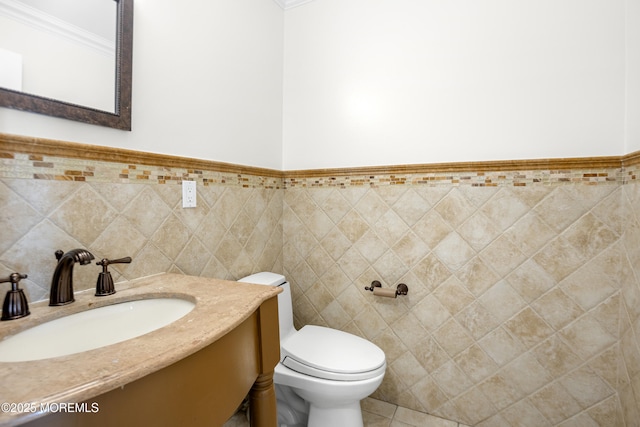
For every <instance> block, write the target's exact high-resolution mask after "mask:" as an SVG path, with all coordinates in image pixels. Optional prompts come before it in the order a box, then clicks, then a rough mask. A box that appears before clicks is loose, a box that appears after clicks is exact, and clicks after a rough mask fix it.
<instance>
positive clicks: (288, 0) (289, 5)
mask: <svg viewBox="0 0 640 427" xmlns="http://www.w3.org/2000/svg"><path fill="white" fill-rule="evenodd" d="M273 1H274V2H276V4H277V5H278V6H280V7H281V8H282V9H284V10H289V9H293V8H294V7H297V6H300V5H303V4H305V3H309V2H311V1H313V0H273Z"/></svg>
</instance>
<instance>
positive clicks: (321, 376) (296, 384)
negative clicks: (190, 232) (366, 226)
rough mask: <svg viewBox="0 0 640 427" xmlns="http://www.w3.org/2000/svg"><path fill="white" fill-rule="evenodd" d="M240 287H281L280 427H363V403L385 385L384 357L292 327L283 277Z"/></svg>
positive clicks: (323, 332) (265, 276)
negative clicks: (253, 285)
mask: <svg viewBox="0 0 640 427" xmlns="http://www.w3.org/2000/svg"><path fill="white" fill-rule="evenodd" d="M239 282H247V283H255V284H260V285H269V286H280V287H282V288H283V292H282V293H280V294H278V316H279V320H280V363H278V365H277V366H276V369H275V374H274V377H273V380H274V383H275V384H276V397H277V405H278V426H279V427H293V426H309V427H337V426H340V427H362V426H363V423H362V411H361V409H360V401H361V400H362V399H364V398H365V397H367V396H369V395H370V394H371V393H373V392H374V391H375V390H376V389H377V388H378V386H380V384H381V383H382V379H383V378H384V373H385V370H386V368H387V362H386V360H385V355H384V352H383V351H382V350H381V349H380V348H379V347H378V346H376V345H375V344H373V343H371V342H369V341H367V340H365V339H362V338H360V337H357V336H355V335H352V334H349V333H346V332H342V331H338V330H336V329H330V328H325V327H322V326H312V325H307V326H304V327H303V328H302V329H300V330H299V331H297V330H296V329H295V328H294V326H293V311H292V303H291V287H290V285H289V283H288V282H287V281H286V280H285V278H284V276H282V275H281V274H276V273H269V272H262V273H256V274H253V275H251V276H247V277H244V278H242V279H240V280H239Z"/></svg>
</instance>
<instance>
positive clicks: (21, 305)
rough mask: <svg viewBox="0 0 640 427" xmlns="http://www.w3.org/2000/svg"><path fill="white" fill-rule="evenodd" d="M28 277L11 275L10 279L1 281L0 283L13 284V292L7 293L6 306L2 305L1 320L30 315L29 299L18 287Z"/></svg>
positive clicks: (16, 274) (18, 274)
mask: <svg viewBox="0 0 640 427" xmlns="http://www.w3.org/2000/svg"><path fill="white" fill-rule="evenodd" d="M27 277H28V276H27V275H26V274H20V273H11V274H10V275H9V277H5V278H2V279H0V283H6V282H11V290H10V291H8V292H7V296H6V297H5V298H4V304H2V318H1V319H0V320H13V319H19V318H21V317H25V316H28V315H29V313H30V312H29V304H28V303H27V297H26V296H25V295H24V292H23V291H22V289H20V288H19V285H18V283H20V280H22V279H26V278H27Z"/></svg>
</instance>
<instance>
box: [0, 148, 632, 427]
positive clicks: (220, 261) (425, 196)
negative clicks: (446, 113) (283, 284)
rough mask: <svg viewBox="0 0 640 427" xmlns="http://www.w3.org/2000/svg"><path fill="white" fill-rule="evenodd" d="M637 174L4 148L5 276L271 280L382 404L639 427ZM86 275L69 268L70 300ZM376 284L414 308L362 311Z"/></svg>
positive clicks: (505, 419)
mask: <svg viewBox="0 0 640 427" xmlns="http://www.w3.org/2000/svg"><path fill="white" fill-rule="evenodd" d="M0 148H1V147H0ZM1 151H2V150H0V152H1ZM633 173H634V171H629V170H625V169H623V168H617V169H610V168H609V169H595V170H579V171H577V170H563V171H551V170H546V171H514V172H495V173H486V172H474V173H462V174H452V173H445V172H442V173H433V174H415V173H412V174H406V175H402V176H398V175H384V174H380V175H376V176H373V175H367V176H346V175H345V176H336V177H330V178H326V177H314V178H299V177H298V178H285V179H284V181H283V180H282V179H278V178H268V177H267V178H265V177H259V176H253V175H251V174H244V175H243V174H224V173H220V172H215V171H207V170H189V169H184V170H183V169H180V168H175V167H167V166H160V167H149V166H142V165H139V164H138V165H136V164H129V163H123V164H119V163H114V162H100V161H93V160H91V161H90V160H79V159H69V158H64V157H55V156H53V157H52V156H39V157H38V156H34V155H29V154H20V153H13V152H12V153H8V152H4V153H2V154H1V155H0V202H1V206H3V209H2V210H1V211H0V224H2V225H3V230H4V231H3V235H2V239H1V240H0V275H8V274H9V273H10V272H12V271H20V272H23V273H27V274H29V278H28V279H26V280H25V281H24V282H25V284H26V286H27V289H28V293H29V298H30V300H37V299H42V298H45V297H46V295H47V292H48V286H49V281H50V278H51V274H52V272H53V268H54V266H55V258H54V256H53V252H54V251H55V250H56V249H59V248H60V249H64V250H68V249H72V248H76V247H85V248H87V249H89V250H90V251H91V252H93V253H94V255H95V256H96V258H97V259H100V258H103V257H109V258H119V257H123V256H127V255H130V256H132V257H133V259H134V261H133V263H131V264H130V265H113V266H112V267H113V274H114V279H116V281H117V280H123V279H131V278H135V277H139V276H143V275H148V274H153V273H158V272H163V271H172V272H183V273H185V274H193V275H203V276H214V277H221V278H227V279H236V278H239V277H241V276H244V275H246V274H249V273H252V272H256V271H261V270H270V271H276V272H282V273H284V274H286V276H287V278H288V279H289V280H290V282H291V283H292V288H293V292H294V313H295V317H296V323H297V325H298V326H302V325H304V324H308V323H313V324H320V325H327V326H331V327H334V328H338V329H342V330H345V331H349V332H352V333H355V334H357V335H360V336H363V337H366V338H368V339H370V340H372V341H373V342H375V343H376V344H378V345H379V346H380V347H382V348H383V349H384V351H385V352H386V354H387V358H388V366H389V368H388V371H387V372H388V373H387V376H386V378H385V380H384V382H383V384H382V386H381V388H380V389H379V390H378V391H377V392H376V393H375V394H374V396H373V397H375V398H377V399H380V400H383V401H387V402H390V403H393V404H396V405H400V406H402V407H405V408H409V409H413V410H417V411H422V412H427V413H430V414H433V415H436V416H438V417H442V418H446V419H450V420H453V421H457V422H460V423H463V424H467V425H478V426H497V427H499V426H523V427H524V426H535V427H539V426H627V427H631V426H638V425H640V421H639V420H640V414H639V413H638V407H639V404H640V351H639V350H638V343H639V335H640V320H639V319H640V280H639V279H638V277H640V276H639V275H640V271H639V269H640V214H638V212H640V186H638V184H635V175H633ZM285 175H286V174H285ZM182 179H193V180H196V181H197V182H198V207H197V208H195V209H182V208H181V204H180V198H181V191H180V185H179V183H180V181H181V180H182ZM625 183H628V185H623V184H625ZM98 272H99V268H98V267H96V266H93V267H91V266H82V267H76V268H75V273H74V275H75V276H74V277H75V283H76V289H85V288H86V289H89V288H92V287H93V286H94V284H95V280H96V277H97V273H98ZM375 279H377V280H380V281H381V282H382V283H383V285H384V286H385V287H389V286H395V285H396V284H397V283H400V282H403V283H406V284H407V285H408V286H409V294H408V295H407V296H402V297H398V298H397V299H390V298H379V297H374V296H373V295H372V294H371V293H370V292H368V291H365V290H364V287H365V286H368V285H369V284H370V282H371V281H372V280H375Z"/></svg>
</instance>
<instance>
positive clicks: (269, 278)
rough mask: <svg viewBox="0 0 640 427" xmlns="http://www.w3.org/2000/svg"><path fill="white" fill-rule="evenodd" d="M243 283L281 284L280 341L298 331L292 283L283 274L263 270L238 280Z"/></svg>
mask: <svg viewBox="0 0 640 427" xmlns="http://www.w3.org/2000/svg"><path fill="white" fill-rule="evenodd" d="M238 282H243V283H254V284H256V285H266V286H279V287H281V288H282V292H280V293H279V294H278V324H279V325H280V341H281V342H282V341H283V340H284V339H285V338H287V337H288V336H289V335H291V334H293V333H294V332H296V329H295V327H294V326H293V302H292V300H291V285H289V282H287V281H286V279H285V277H284V276H283V275H282V274H277V273H271V272H268V271H263V272H261V273H255V274H252V275H250V276H246V277H243V278H242V279H240V280H238Z"/></svg>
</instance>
